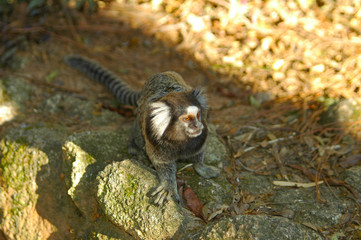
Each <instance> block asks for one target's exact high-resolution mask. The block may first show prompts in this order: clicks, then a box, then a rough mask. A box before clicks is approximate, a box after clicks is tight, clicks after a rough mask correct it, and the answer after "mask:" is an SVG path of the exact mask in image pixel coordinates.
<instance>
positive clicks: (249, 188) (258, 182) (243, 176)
mask: <svg viewBox="0 0 361 240" xmlns="http://www.w3.org/2000/svg"><path fill="white" fill-rule="evenodd" d="M237 182H238V183H239V188H240V189H241V190H242V191H246V192H249V193H251V194H254V195H257V194H267V193H271V192H273V185H272V184H271V179H270V178H269V177H267V176H262V175H256V174H254V173H251V172H242V173H240V174H239V175H238V177H237Z"/></svg>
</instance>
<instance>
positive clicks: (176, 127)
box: [150, 90, 207, 141]
mask: <svg viewBox="0 0 361 240" xmlns="http://www.w3.org/2000/svg"><path fill="white" fill-rule="evenodd" d="M150 107H151V109H150V124H151V129H152V133H153V136H154V137H155V138H156V139H157V140H160V139H162V138H163V139H164V138H165V139H168V140H173V141H184V140H188V139H192V138H196V137H198V136H200V135H201V134H202V133H203V132H204V131H205V129H206V127H207V126H206V122H205V118H206V112H207V104H206V99H205V97H204V95H203V94H202V92H201V91H200V90H193V91H184V92H171V93H169V94H167V95H166V96H164V97H162V98H161V99H160V100H158V101H156V102H153V103H151V105H150Z"/></svg>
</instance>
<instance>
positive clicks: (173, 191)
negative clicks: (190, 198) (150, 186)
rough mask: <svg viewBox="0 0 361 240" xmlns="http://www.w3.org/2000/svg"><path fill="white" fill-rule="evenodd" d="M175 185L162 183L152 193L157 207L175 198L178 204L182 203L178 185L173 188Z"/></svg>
mask: <svg viewBox="0 0 361 240" xmlns="http://www.w3.org/2000/svg"><path fill="white" fill-rule="evenodd" d="M171 185H173V184H169V183H167V182H164V181H163V182H161V183H160V184H159V185H158V187H157V188H156V189H155V191H153V192H152V193H151V195H152V197H154V198H155V199H154V203H155V204H157V205H160V206H161V205H163V203H165V202H166V201H169V200H170V199H171V197H172V196H173V197H174V200H176V201H177V203H179V202H180V197H179V194H178V192H177V185H176V184H175V186H171Z"/></svg>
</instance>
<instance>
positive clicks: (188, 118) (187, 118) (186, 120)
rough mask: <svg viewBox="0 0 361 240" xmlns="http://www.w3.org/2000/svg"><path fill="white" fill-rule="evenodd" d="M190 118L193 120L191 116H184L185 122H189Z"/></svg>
mask: <svg viewBox="0 0 361 240" xmlns="http://www.w3.org/2000/svg"><path fill="white" fill-rule="evenodd" d="M189 120H191V118H190V117H189V116H187V117H184V118H183V121H185V122H188V121H189Z"/></svg>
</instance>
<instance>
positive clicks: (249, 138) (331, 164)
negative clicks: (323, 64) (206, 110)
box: [0, 9, 361, 239]
mask: <svg viewBox="0 0 361 240" xmlns="http://www.w3.org/2000/svg"><path fill="white" fill-rule="evenodd" d="M17 11H18V14H21V11H24V9H22V10H21V9H18V10H17ZM68 14H70V15H66V14H65V15H64V12H54V13H52V14H51V15H49V16H46V18H44V19H46V22H45V23H44V22H42V23H39V22H41V21H37V20H36V21H35V20H34V22H31V23H29V24H28V25H30V27H25V26H24V25H23V24H24V23H23V22H22V23H21V22H20V21H19V22H14V25H15V27H14V28H16V29H17V32H16V31H14V32H13V35H16V34H18V35H19V34H20V35H22V36H25V38H26V40H25V41H24V42H23V43H25V45H26V46H25V48H23V50H21V49H20V48H19V50H18V53H17V55H16V57H15V60H14V62H15V63H14V64H13V67H8V68H4V69H2V70H1V71H0V74H1V76H2V77H4V76H6V77H9V76H14V77H22V78H25V79H26V80H27V81H29V82H30V83H32V84H34V85H36V86H37V87H38V88H39V89H41V91H40V92H36V93H34V97H33V100H32V101H31V102H28V103H27V105H26V116H27V117H26V119H22V120H21V123H24V122H28V123H34V122H38V121H44V122H54V123H59V122H62V124H64V125H65V126H66V127H67V130H68V131H69V132H71V131H82V130H89V129H94V128H100V127H99V126H98V127H94V126H92V125H90V124H89V125H84V124H81V123H78V122H74V119H68V118H63V117H62V116H58V115H56V114H47V115H46V114H42V113H36V112H34V109H36V107H37V106H38V105H39V104H40V102H42V101H43V100H44V99H46V98H48V97H51V96H54V95H55V94H57V93H66V94H71V95H73V96H76V97H79V98H85V99H90V100H91V101H94V102H96V103H97V104H98V106H99V109H100V108H108V109H112V110H113V111H116V112H118V113H119V114H121V115H123V116H124V118H122V122H117V123H114V126H115V125H117V126H119V127H120V128H126V127H129V126H130V125H131V123H132V121H133V120H134V114H132V109H131V108H127V107H124V106H119V104H118V103H116V102H115V101H114V98H113V96H112V95H111V94H110V93H108V92H107V91H106V89H105V88H104V87H103V86H101V85H100V84H98V83H94V82H92V81H91V80H89V79H88V78H86V77H85V76H84V75H82V74H80V73H79V72H77V71H76V70H73V69H71V68H69V67H67V66H66V65H65V64H64V61H63V58H64V57H65V56H67V55H71V54H79V55H83V56H86V57H88V58H91V59H94V60H96V61H97V62H99V63H101V65H103V66H106V68H108V69H110V70H112V71H113V72H114V73H115V74H116V75H117V76H119V77H120V78H121V79H123V80H124V81H126V82H127V83H128V84H129V85H131V86H132V87H134V88H136V89H140V88H141V87H142V85H143V83H144V81H145V80H146V79H147V78H148V77H150V76H151V75H153V74H155V73H159V72H162V71H167V70H173V71H176V72H178V73H180V74H181V75H182V76H183V77H184V79H185V81H186V82H187V83H189V84H190V85H191V86H202V87H204V88H205V89H206V92H207V95H208V97H209V105H210V106H211V109H210V114H209V122H210V123H212V124H214V125H215V126H216V128H217V131H218V133H219V135H220V138H221V139H222V140H223V142H224V143H225V144H227V146H228V147H229V149H230V153H231V155H232V157H231V159H232V160H231V162H230V165H229V166H227V167H226V168H225V169H224V170H225V171H226V172H227V174H228V178H229V180H230V182H231V183H232V184H234V186H235V188H237V185H238V184H237V178H238V177H239V176H240V174H241V173H242V172H247V171H249V172H254V173H256V174H260V175H266V176H275V177H277V178H278V179H280V180H292V181H297V182H310V181H313V180H315V179H312V177H311V179H310V175H309V174H308V173H309V172H311V170H312V171H313V172H312V173H315V172H316V180H317V179H325V178H328V179H333V180H335V181H336V180H337V179H338V176H339V174H341V173H342V171H344V169H343V168H342V167H341V166H340V165H339V164H338V162H340V161H342V160H345V159H347V158H348V157H349V156H353V155H356V154H357V153H359V151H360V142H359V141H357V139H355V138H354V137H353V135H352V132H350V129H349V128H348V127H347V126H346V127H340V126H338V125H328V126H324V125H321V124H319V122H318V119H319V118H320V115H321V113H322V111H323V110H324V108H323V105H322V104H321V103H320V102H318V101H316V97H315V96H313V95H312V96H306V97H304V96H303V97H302V98H301V97H295V96H292V97H288V96H284V97H278V98H274V99H273V100H267V101H265V102H263V103H262V101H259V99H262V98H264V97H266V98H267V96H266V95H267V94H265V93H256V92H254V91H253V90H252V88H251V87H250V85H249V84H243V83H241V82H239V81H237V82H235V81H232V77H231V76H230V75H228V74H225V73H223V74H222V73H220V72H216V71H214V69H213V70H211V69H210V68H208V67H207V66H206V65H205V64H204V63H201V62H198V61H197V60H195V58H194V57H193V56H192V55H190V54H189V53H186V52H184V51H179V50H178V49H177V48H175V47H174V46H172V45H171V44H170V43H169V42H164V41H161V40H158V39H156V38H155V37H154V35H148V34H147V33H145V32H142V31H141V30H137V29H134V28H132V26H131V23H129V22H124V21H120V20H119V19H118V18H116V17H110V16H109V13H108V14H104V13H102V12H100V13H97V14H92V15H86V14H80V13H77V12H75V11H69V12H68ZM70 16H71V17H70ZM73 20H75V21H73ZM17 24H18V25H17ZM14 66H15V67H14ZM251 96H254V97H251ZM252 99H258V100H256V101H255V102H254V101H253V102H252ZM258 103H259V104H260V106H259V105H258ZM94 114H96V113H94ZM59 120H60V121H59ZM18 124H20V122H17V121H13V122H10V123H7V124H5V125H3V126H5V127H4V128H2V129H1V130H0V135H1V133H2V132H3V131H5V129H6V128H10V127H12V126H16V125H18ZM104 127H106V126H104ZM108 127H109V126H108ZM320 149H321V150H322V151H321V150H320ZM331 150H332V151H331ZM330 183H331V181H330ZM340 185H341V186H342V184H340ZM317 191H319V189H317V188H316V189H315V192H317ZM49 192H51V191H50V190H49ZM59 192H62V193H63V194H65V189H59ZM238 194H240V198H242V196H243V197H244V198H247V199H249V201H248V202H247V201H245V200H244V199H243V200H244V201H243V203H242V201H239V205H238V206H237V208H234V209H232V208H230V209H228V210H227V211H226V212H224V213H223V216H225V215H232V214H235V213H237V214H239V211H241V210H240V209H242V211H244V212H243V213H245V212H246V213H247V214H256V213H257V211H258V210H259V208H257V207H255V206H253V207H248V208H247V206H249V205H252V203H257V204H259V203H260V202H262V201H267V199H255V198H254V197H253V198H252V197H251V194H248V193H242V192H240V193H238ZM242 194H243V195H242ZM346 195H347V196H352V191H351V192H350V191H349V192H348V191H347V190H346V191H345V196H346ZM262 197H265V196H262ZM317 200H318V201H319V202H325V203H326V202H327V199H322V196H320V195H319V194H317ZM52 201H56V198H53V197H51V196H49V198H47V199H42V202H43V203H44V209H47V208H46V206H47V205H52ZM245 202H247V206H245ZM257 204H256V205H257ZM236 205H237V204H236ZM42 211H43V210H42V209H38V212H39V214H40V215H45V216H46V218H47V219H52V220H54V221H56V222H57V223H56V226H57V227H58V226H63V227H62V228H59V229H58V233H57V235H56V236H53V237H54V239H61V238H62V237H65V238H69V237H71V236H72V231H73V230H72V229H73V226H75V225H81V217H80V216H77V215H76V213H75V214H74V211H76V210H75V208H72V207H69V209H67V210H64V211H63V213H59V212H58V211H54V212H46V213H44V212H42ZM263 213H264V212H263ZM265 213H266V214H274V213H268V212H265ZM68 214H70V216H69V215H68ZM349 221H350V222H349V223H347V222H346V223H343V225H341V224H340V225H339V226H330V227H329V228H324V229H319V231H321V232H323V233H324V234H325V236H331V235H332V233H334V232H336V231H338V230H340V229H342V228H344V226H346V225H347V226H356V225H358V226H360V224H361V222H360V218H359V217H356V216H352V217H350V218H349ZM351 221H353V222H351ZM0 238H1V234H0Z"/></svg>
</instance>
